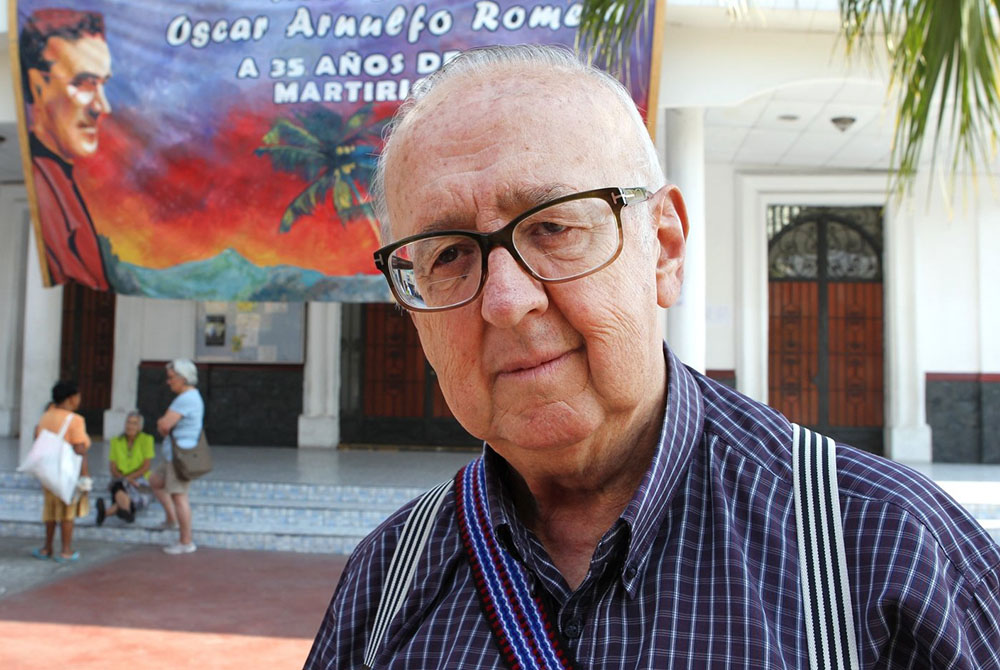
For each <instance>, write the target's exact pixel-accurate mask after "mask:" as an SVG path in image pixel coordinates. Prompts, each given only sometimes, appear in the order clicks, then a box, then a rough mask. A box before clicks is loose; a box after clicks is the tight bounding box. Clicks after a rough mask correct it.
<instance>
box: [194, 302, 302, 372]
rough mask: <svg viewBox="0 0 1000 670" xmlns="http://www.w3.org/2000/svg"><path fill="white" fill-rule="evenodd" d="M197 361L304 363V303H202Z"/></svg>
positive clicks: (198, 317) (196, 338) (199, 307)
mask: <svg viewBox="0 0 1000 670" xmlns="http://www.w3.org/2000/svg"><path fill="white" fill-rule="evenodd" d="M196 323H197V333H196V336H195V359H196V360H197V361H198V362H204V363H302V362H303V361H304V360H305V345H304V342H305V305H303V304H302V303H301V302H270V303H267V302H264V303H261V302H221V301H204V302H200V303H198V312H197V322H196Z"/></svg>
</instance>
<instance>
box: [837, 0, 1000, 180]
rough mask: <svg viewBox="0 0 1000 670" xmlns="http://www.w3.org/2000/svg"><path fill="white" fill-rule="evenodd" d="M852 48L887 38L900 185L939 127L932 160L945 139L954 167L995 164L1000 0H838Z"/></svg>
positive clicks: (895, 163) (871, 45) (894, 149)
mask: <svg viewBox="0 0 1000 670" xmlns="http://www.w3.org/2000/svg"><path fill="white" fill-rule="evenodd" d="M840 5H841V15H842V17H843V21H844V35H845V37H846V38H847V44H848V46H849V47H851V48H859V47H860V48H865V49H872V48H874V45H875V43H876V42H883V43H884V44H885V47H886V49H888V52H889V57H890V66H891V70H892V90H893V91H894V95H895V96H896V104H897V114H896V128H895V138H894V141H893V147H892V164H893V166H894V167H895V169H896V181H895V184H896V189H897V192H902V191H904V190H905V189H906V188H907V187H908V186H909V185H910V184H912V182H913V177H914V175H915V174H916V171H917V169H918V167H919V161H920V156H921V153H922V151H923V146H924V140H925V138H926V136H927V132H928V131H929V130H933V142H932V149H931V165H932V167H933V165H935V164H936V162H937V158H938V155H937V154H938V149H939V148H940V147H941V144H942V141H949V140H950V143H951V144H952V147H951V159H950V166H949V167H950V170H951V173H952V175H954V174H955V173H956V172H957V171H958V170H959V169H960V168H961V167H962V165H967V166H968V167H969V168H971V169H972V171H973V172H974V173H975V172H976V171H977V169H978V168H986V169H987V170H988V169H989V165H990V162H991V160H992V158H993V156H992V152H991V149H992V148H993V147H995V143H996V140H997V134H998V130H1000V128H998V119H1000V95H998V91H997V84H998V79H997V76H998V69H997V68H998V56H1000V42H998V40H997V23H996V21H997V11H998V10H1000V0H840Z"/></svg>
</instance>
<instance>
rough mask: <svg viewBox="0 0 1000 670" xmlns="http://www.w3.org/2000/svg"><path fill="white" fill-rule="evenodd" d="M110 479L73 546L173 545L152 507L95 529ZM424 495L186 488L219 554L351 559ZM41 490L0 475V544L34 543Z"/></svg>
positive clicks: (290, 487) (260, 485) (357, 489)
mask: <svg viewBox="0 0 1000 670" xmlns="http://www.w3.org/2000/svg"><path fill="white" fill-rule="evenodd" d="M107 487H108V477H107V476H105V477H94V490H93V492H91V494H90V513H89V514H88V515H87V516H86V517H84V518H82V519H78V520H77V523H76V529H75V531H74V538H81V539H86V540H103V541H107V542H122V543H129V544H172V543H174V542H176V541H177V532H176V531H162V530H156V529H155V527H156V526H158V525H159V524H160V523H161V522H162V521H163V519H164V515H163V509H162V507H161V506H160V504H159V503H158V502H156V500H155V499H154V500H153V501H152V503H151V504H150V505H149V506H148V507H147V508H146V509H144V510H142V511H141V512H139V514H138V515H136V519H135V522H134V523H126V522H124V521H122V520H121V519H118V518H115V517H113V516H111V517H108V519H107V520H105V522H104V524H103V525H102V526H101V527H98V526H97V523H96V514H97V508H96V501H97V498H98V497H104V499H105V502H106V503H108V502H110V501H109V498H108V494H107ZM422 492H423V489H419V488H396V487H377V486H333V485H322V484H287V483H270V482H239V481H222V480H208V479H206V480H198V481H195V482H193V483H192V484H191V492H190V499H191V510H192V518H193V525H194V541H195V542H196V543H197V544H198V545H199V546H205V547H217V548H221V549H258V550H268V551H295V552H305V553H333V554H349V553H350V552H351V551H352V550H353V549H354V547H355V546H356V545H357V544H358V542H360V541H361V539H362V538H363V537H364V536H365V535H367V534H368V533H369V532H370V531H372V530H373V529H374V528H375V527H376V526H377V525H378V524H379V523H381V522H382V521H383V520H385V519H386V518H387V517H388V516H389V514H391V513H392V512H393V511H395V510H396V509H398V508H399V507H400V506H401V505H403V504H404V503H406V502H407V501H408V500H410V499H412V498H414V497H416V496H418V495H420V493H422ZM41 518H42V490H41V487H40V486H39V484H38V481H37V480H36V479H35V478H34V477H32V476H30V475H26V474H22V473H18V472H12V471H0V536H7V537H38V536H39V535H40V533H41V532H42V528H41Z"/></svg>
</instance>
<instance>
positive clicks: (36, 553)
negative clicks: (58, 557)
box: [31, 549, 52, 561]
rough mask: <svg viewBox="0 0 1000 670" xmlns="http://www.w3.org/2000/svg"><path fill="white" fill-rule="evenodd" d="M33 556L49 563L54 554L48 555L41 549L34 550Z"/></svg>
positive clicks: (32, 551)
mask: <svg viewBox="0 0 1000 670" xmlns="http://www.w3.org/2000/svg"><path fill="white" fill-rule="evenodd" d="M31 555H32V556H34V557H35V558H37V559H38V560H40V561H47V560H49V559H50V558H52V554H46V553H45V552H44V551H42V550H41V549H32V550H31Z"/></svg>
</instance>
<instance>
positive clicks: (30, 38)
mask: <svg viewBox="0 0 1000 670" xmlns="http://www.w3.org/2000/svg"><path fill="white" fill-rule="evenodd" d="M655 5H656V3H650V9H649V12H650V16H649V17H648V20H647V21H646V24H645V25H646V29H644V30H643V31H642V32H641V33H640V35H639V36H638V37H637V39H636V41H635V45H634V47H633V50H634V54H633V56H632V59H631V63H632V64H631V70H630V72H629V73H628V76H627V77H626V80H627V82H628V86H629V87H630V90H631V91H632V95H633V98H634V99H635V100H636V102H637V104H638V106H639V107H640V109H642V110H646V109H648V108H650V107H651V106H655V100H654V99H652V97H653V94H651V81H654V82H655V77H658V74H656V71H657V68H656V67H655V66H656V63H655V62H654V61H655V60H657V59H654V58H653V57H652V56H651V53H652V52H653V42H654V35H653V30H652V28H651V27H652V26H655V25H656V23H655V22H654V21H653V16H652V14H653V12H655ZM9 7H10V26H11V53H12V59H11V60H12V65H13V68H14V80H15V82H17V83H18V85H17V89H18V91H17V96H18V108H19V115H18V116H19V120H20V135H21V143H22V149H23V151H22V155H23V157H24V169H25V181H26V184H27V187H28V192H29V198H30V202H31V210H32V217H33V220H34V225H35V230H36V233H37V234H36V239H37V241H38V245H39V254H40V258H41V260H42V270H43V276H44V277H45V281H46V284H47V285H53V284H62V283H65V282H66V281H69V280H73V281H76V282H78V283H81V284H84V285H86V286H89V287H91V288H94V289H97V290H111V291H116V292H118V293H122V294H129V295H141V296H148V297H162V298H186V299H194V300H202V301H205V300H210V301H247V302H254V301H261V302H265V301H270V302H285V301H291V302H294V301H307V300H321V301H322V300H334V301H343V302H374V301H384V300H388V299H389V294H388V290H387V288H386V287H385V286H384V282H383V281H382V279H381V276H380V275H377V274H376V270H375V268H374V266H373V264H372V252H373V251H374V250H375V249H376V248H377V247H378V239H377V224H376V221H375V219H374V217H373V214H372V208H371V205H370V204H369V199H368V189H369V181H370V179H371V176H372V171H373V169H374V166H375V156H376V155H377V153H378V151H379V150H380V147H381V136H382V130H383V127H384V125H385V123H386V122H387V120H388V119H389V117H390V116H391V115H392V113H393V111H394V110H395V109H396V107H397V106H398V104H399V102H400V101H401V100H402V99H403V98H405V97H406V95H407V93H408V92H409V91H410V90H411V89H412V87H413V86H414V84H415V83H416V82H417V81H419V80H420V79H421V78H423V77H426V76H427V75H429V74H431V73H432V72H434V71H435V70H437V69H438V68H440V66H441V65H442V63H444V62H446V61H447V60H448V59H449V58H451V57H453V56H454V55H455V54H457V53H459V52H460V51H462V50H464V49H468V48H471V47H475V46H481V45H487V44H504V43H506V44H517V43H550V44H563V45H567V46H572V45H573V43H574V39H575V34H576V27H577V25H578V23H579V19H580V13H581V5H580V4H579V3H578V2H574V1H573V0H568V1H567V0H548V1H545V0H519V1H517V2H513V1H511V2H506V1H503V0H429V1H425V2H416V1H413V0H394V1H392V2H384V1H378V0H345V1H342V2H336V3H331V2H321V1H318V0H313V1H308V0H307V1H302V0H300V1H299V2H294V1H280V2H279V1H278V0H232V1H227V2H217V1H216V2H207V1H197V0H189V1H178V0H144V1H143V2H135V1H134V0H16V1H12V2H11V3H10V4H9ZM15 36H16V37H15ZM651 72H653V75H652V77H653V78H652V79H651ZM653 89H654V90H655V86H654V87H653ZM219 316H225V315H219ZM213 324H214V325H212V326H211V329H212V330H213V334H212V335H211V338H209V335H208V333H207V331H206V333H205V338H209V339H212V340H213V341H215V340H216V339H218V338H219V337H220V336H221V335H219V334H218V333H222V332H224V333H225V337H227V338H228V337H229V334H230V331H232V329H233V328H234V327H236V326H237V325H238V324H235V323H233V322H232V321H229V320H226V321H219V322H218V323H215V322H213ZM204 341H206V342H207V341H208V339H204ZM206 346H208V345H206ZM212 346H214V345H212Z"/></svg>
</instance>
